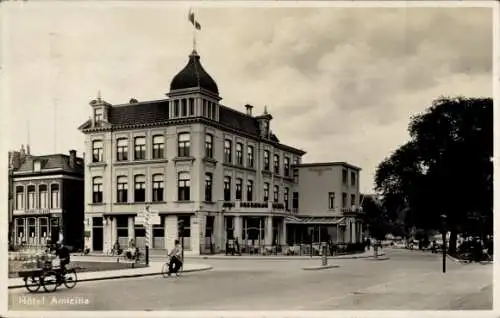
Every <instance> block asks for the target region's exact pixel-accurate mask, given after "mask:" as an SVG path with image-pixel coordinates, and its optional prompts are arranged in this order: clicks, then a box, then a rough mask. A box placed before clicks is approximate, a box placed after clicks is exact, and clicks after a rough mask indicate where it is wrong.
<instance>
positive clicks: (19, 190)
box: [16, 186, 24, 210]
mask: <svg viewBox="0 0 500 318" xmlns="http://www.w3.org/2000/svg"><path fill="white" fill-rule="evenodd" d="M23 209H24V187H21V186H17V187H16V210H23Z"/></svg>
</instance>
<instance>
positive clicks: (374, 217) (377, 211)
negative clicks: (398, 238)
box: [363, 195, 390, 240]
mask: <svg viewBox="0 0 500 318" xmlns="http://www.w3.org/2000/svg"><path fill="white" fill-rule="evenodd" d="M363 212H364V214H363V217H364V220H363V223H364V224H365V225H366V226H367V228H368V232H369V233H370V235H371V236H372V237H373V238H375V239H376V240H383V239H385V235H386V234H387V233H389V232H390V224H389V220H388V217H387V214H386V213H385V210H384V208H383V206H382V204H381V203H380V201H379V200H377V199H376V198H374V197H373V196H371V195H365V196H364V197H363Z"/></svg>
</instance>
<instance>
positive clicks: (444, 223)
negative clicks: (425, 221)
mask: <svg viewBox="0 0 500 318" xmlns="http://www.w3.org/2000/svg"><path fill="white" fill-rule="evenodd" d="M446 218H447V216H446V214H441V226H442V231H443V273H446V232H447V230H446Z"/></svg>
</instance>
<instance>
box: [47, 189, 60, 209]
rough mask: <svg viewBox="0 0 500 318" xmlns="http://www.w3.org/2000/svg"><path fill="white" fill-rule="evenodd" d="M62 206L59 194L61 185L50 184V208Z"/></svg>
mask: <svg viewBox="0 0 500 318" xmlns="http://www.w3.org/2000/svg"><path fill="white" fill-rule="evenodd" d="M60 206H61V196H60V194H59V185H58V184H51V185H50V208H51V209H59V207H60Z"/></svg>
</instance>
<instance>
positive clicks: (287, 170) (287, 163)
mask: <svg viewBox="0 0 500 318" xmlns="http://www.w3.org/2000/svg"><path fill="white" fill-rule="evenodd" d="M283 168H284V170H285V172H284V173H285V177H289V176H290V158H288V157H285V159H284V162H283Z"/></svg>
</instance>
